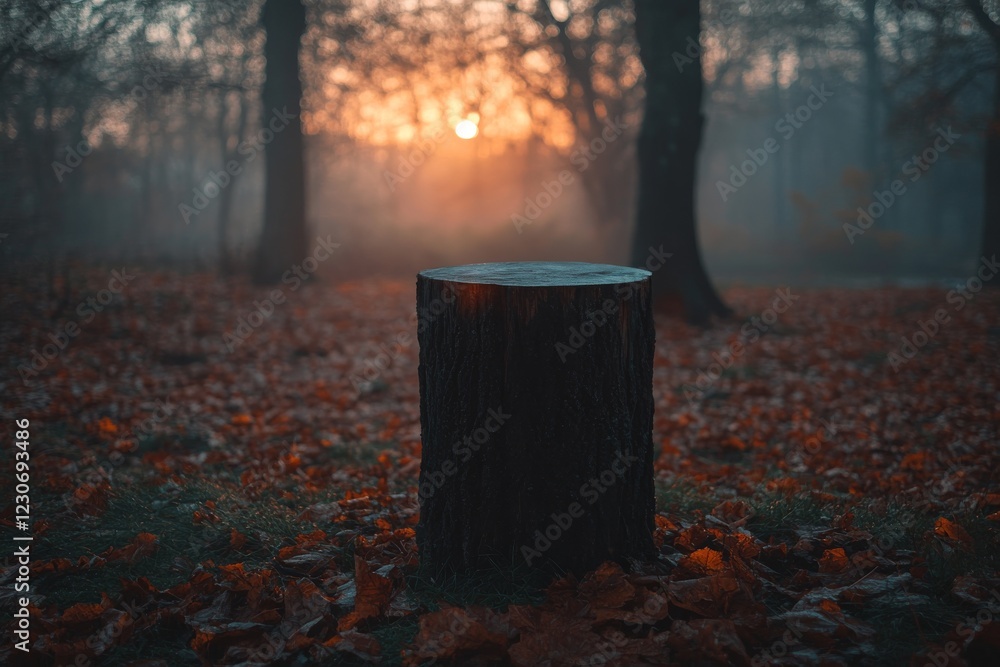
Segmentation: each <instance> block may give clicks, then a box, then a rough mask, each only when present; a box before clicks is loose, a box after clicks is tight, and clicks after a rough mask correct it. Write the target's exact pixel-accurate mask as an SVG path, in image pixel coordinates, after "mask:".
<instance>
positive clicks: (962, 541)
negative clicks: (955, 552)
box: [934, 517, 972, 548]
mask: <svg viewBox="0 0 1000 667" xmlns="http://www.w3.org/2000/svg"><path fill="white" fill-rule="evenodd" d="M934 534H935V535H937V536H938V537H943V538H945V539H946V540H950V541H951V542H954V543H956V544H959V545H961V546H963V547H967V548H968V547H971V546H972V536H971V535H969V533H967V532H966V530H965V528H962V527H961V526H960V525H958V524H957V523H955V522H954V521H951V520H950V519H946V518H945V517H940V518H939V519H938V520H937V521H935V522H934Z"/></svg>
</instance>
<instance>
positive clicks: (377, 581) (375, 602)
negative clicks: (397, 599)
mask: <svg viewBox="0 0 1000 667" xmlns="http://www.w3.org/2000/svg"><path fill="white" fill-rule="evenodd" d="M354 585H355V587H356V591H357V592H356V594H355V598H354V612H355V613H356V614H357V616H358V619H357V620H364V619H366V618H373V617H377V616H381V615H382V614H384V613H385V611H386V610H387V609H388V608H389V602H390V601H391V599H392V581H391V580H389V579H386V578H385V577H383V576H382V575H380V574H377V573H375V572H373V571H372V569H371V567H369V565H368V563H367V562H366V561H365V560H364V559H363V558H361V557H360V556H355V557H354Z"/></svg>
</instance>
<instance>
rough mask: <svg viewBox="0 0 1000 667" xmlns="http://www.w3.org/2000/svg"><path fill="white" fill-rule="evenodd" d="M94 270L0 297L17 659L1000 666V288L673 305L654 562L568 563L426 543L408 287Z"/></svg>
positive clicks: (795, 294)
mask: <svg viewBox="0 0 1000 667" xmlns="http://www.w3.org/2000/svg"><path fill="white" fill-rule="evenodd" d="M118 270H119V271H121V269H118ZM128 271H132V270H131V269H129V270H128ZM128 271H127V272H128ZM77 275H78V278H77V282H76V283H75V284H74V285H73V286H72V292H71V294H72V296H71V298H69V299H68V300H64V301H63V303H62V304H59V303H57V301H56V300H46V299H40V298H39V297H38V295H39V294H42V293H45V292H46V289H45V287H46V286H45V285H44V283H42V282H41V280H42V279H41V278H40V277H39V278H37V279H34V278H29V279H25V281H24V284H22V285H20V286H14V287H10V288H8V289H7V291H6V292H5V294H3V295H2V299H3V311H4V312H5V313H9V314H10V315H5V316H4V318H3V319H4V321H3V322H2V324H0V359H2V360H3V361H2V363H3V364H4V365H5V374H4V379H3V385H2V391H0V394H2V405H0V409H2V413H3V422H4V433H5V434H10V437H4V439H3V442H4V447H5V448H8V449H6V451H5V452H4V456H5V458H6V459H7V460H8V461H9V463H6V464H4V467H5V468H7V469H8V470H12V469H13V467H14V460H15V452H16V451H18V450H17V449H16V448H15V446H14V444H13V440H14V430H15V427H14V423H15V422H14V420H15V419H20V418H27V419H29V420H30V426H29V428H28V429H27V430H28V431H29V442H30V445H28V446H27V447H26V449H27V451H28V452H29V453H30V461H29V462H30V501H31V507H30V515H31V528H30V531H28V532H25V531H18V530H17V529H16V526H15V520H16V517H15V515H16V513H17V512H16V511H15V505H14V501H15V498H14V490H13V489H14V485H13V484H10V485H8V484H6V483H5V484H4V485H3V488H4V489H5V492H6V494H5V496H6V497H4V498H3V499H2V500H0V506H2V507H3V511H2V515H0V520H2V523H3V525H4V526H5V528H9V530H5V534H7V533H15V534H21V535H25V534H29V532H30V534H31V535H33V537H34V541H33V542H31V547H30V554H31V555H30V577H29V579H30V587H31V588H30V594H31V606H30V628H31V630H30V631H31V638H30V653H28V654H24V653H22V652H20V651H17V650H15V649H13V648H12V647H11V641H9V640H8V639H9V638H11V637H14V626H13V624H12V622H11V616H10V615H8V614H7V613H6V612H5V613H4V619H5V620H4V621H2V622H0V627H2V628H3V630H2V631H3V643H2V645H0V646H2V648H0V662H2V663H12V664H73V665H89V664H109V665H130V664H131V665H137V666H139V665H141V666H143V667H153V666H157V665H189V664H190V665H198V664H203V665H208V664H242V665H264V664H278V665H285V664H289V665H291V664H306V663H309V664H331V665H336V664H366V663H369V662H381V664H386V665H393V664H404V665H423V664H432V663H435V662H436V663H438V664H452V663H453V664H512V665H536V664H539V665H640V664H671V665H688V664H701V665H710V664H720V665H723V664H735V665H753V666H754V667H756V666H758V665H765V664H769V665H792V664H815V665H842V664H852V665H876V664H893V665H905V664H913V665H924V664H932V665H938V666H943V665H948V664H955V665H959V664H991V665H992V664H1000V663H997V662H994V660H995V659H996V656H997V655H1000V622H996V623H994V622H992V621H993V620H994V617H995V616H997V615H998V614H1000V576H998V575H1000V479H998V477H997V455H996V453H997V446H998V424H1000V315H998V313H1000V290H997V289H992V290H984V291H981V292H978V293H971V292H966V293H965V294H962V293H960V292H954V293H952V294H949V293H948V291H947V290H942V289H929V288H928V289H899V288H884V289H868V290H839V289H824V290H820V289H812V290H803V291H801V292H800V291H798V290H796V289H794V288H793V289H792V290H791V292H790V293H788V292H785V293H784V294H785V298H786V301H787V302H788V303H790V304H791V305H790V306H789V307H788V308H787V310H786V311H785V312H783V313H781V314H776V316H775V317H774V318H772V317H771V314H769V313H768V310H769V309H770V308H771V306H772V304H773V303H774V302H775V299H776V298H778V297H777V296H776V291H775V288H773V287H772V288H758V287H754V288H730V289H727V290H726V291H725V298H726V299H727V301H728V302H729V303H730V304H731V305H732V306H733V307H734V308H735V309H736V311H737V313H739V316H738V317H737V318H735V319H734V320H733V321H732V322H727V323H722V324H719V325H717V326H715V327H713V328H711V329H707V330H702V329H696V328H692V327H688V326H686V325H684V324H682V323H680V322H677V321H673V320H667V319H664V320H662V321H661V320H658V323H657V344H656V350H657V351H656V368H655V381H654V393H655V400H656V415H655V425H654V434H653V435H654V438H653V440H654V445H655V446H656V448H657V461H656V485H657V490H658V508H659V514H658V516H657V520H656V533H655V541H656V545H657V547H658V548H659V553H660V563H659V564H657V566H655V567H654V566H649V565H647V566H643V567H637V568H635V569H633V570H631V571H623V570H622V569H621V568H620V567H618V566H616V565H611V564H608V565H605V566H603V567H601V568H599V569H598V570H597V571H595V572H593V573H591V574H589V575H587V576H585V577H582V578H581V579H580V580H577V579H574V578H564V579H560V580H558V581H556V582H554V583H551V584H550V585H547V584H546V583H545V582H542V583H541V584H540V583H539V582H538V581H536V580H535V578H534V577H532V576H529V575H526V574H525V573H523V572H501V571H498V572H496V573H487V574H484V575H483V576H482V577H480V578H477V579H475V580H474V581H468V580H464V581H459V580H455V581H448V582H434V581H432V580H431V579H430V578H429V577H427V576H426V575H425V574H424V573H422V572H421V571H420V569H419V567H418V559H417V551H416V544H415V539H414V526H415V524H416V521H417V516H418V505H417V496H416V484H417V475H418V470H419V459H420V429H419V402H418V388H417V381H416V368H417V362H416V358H417V348H416V342H415V339H414V335H413V334H414V332H415V324H414V320H413V317H412V315H411V313H412V312H413V309H414V308H413V304H414V298H415V296H414V286H413V284H412V283H411V282H403V281H400V282H391V281H381V282H377V281H372V282H363V283H361V282H359V283H347V284H340V285H324V284H307V285H304V286H302V287H301V288H296V289H292V286H291V285H289V284H284V285H281V286H280V289H281V295H280V296H281V297H283V298H282V299H280V300H279V299H277V298H276V297H277V296H278V295H277V294H272V293H271V291H270V290H261V289H256V288H252V287H250V286H248V285H246V284H245V283H243V282H241V281H235V280H233V281H224V280H220V279H218V278H216V277H213V276H211V275H207V274H205V275H190V274H188V275H181V274H178V273H173V272H167V271H134V272H133V275H132V276H123V278H125V283H126V284H125V285H124V287H122V285H121V281H120V280H119V281H118V282H113V278H114V276H113V275H112V273H111V271H110V267H108V269H102V268H93V267H92V268H89V269H86V270H83V269H79V270H78V271H77ZM36 282H37V284H36ZM109 284H110V286H111V287H112V288H113V289H112V292H115V291H116V290H115V288H118V289H117V292H116V293H114V294H111V295H110V296H111V298H110V304H108V305H103V304H101V299H102V298H103V299H104V300H105V301H107V300H108V297H107V296H105V297H102V296H101V290H104V289H107V288H108V287H109ZM59 291H60V290H59V289H57V290H56V292H57V293H59ZM87 298H94V299H96V301H94V302H91V303H89V304H88V302H87V301H86V299H87ZM269 298H271V299H273V300H274V301H280V302H277V303H272V304H271V306H268V304H267V303H265V301H266V300H267V299H269ZM255 302H256V304H255ZM78 304H81V305H79V306H78ZM98 306H99V307H100V312H98V310H97V307H98ZM258 307H260V308H262V310H263V311H268V310H270V311H271V312H270V313H269V314H268V313H266V312H265V314H264V315H262V316H260V317H257V316H249V314H250V313H251V312H252V311H253V310H255V309H256V308H258ZM939 311H940V312H939ZM936 315H937V322H936V323H935V316H936ZM248 316H249V319H247V318H248ZM754 317H756V318H758V319H757V320H754V319H751V318H754ZM241 318H243V321H246V324H245V325H241ZM759 318H763V319H759ZM768 320H770V321H771V322H772V323H771V324H765V322H767V321H768ZM70 322H72V323H74V324H75V325H76V327H78V329H79V330H78V331H77V333H76V334H75V335H74V334H72V333H71V332H72V331H75V330H76V327H69V329H67V325H68V324H69V323H70ZM755 322H756V323H755ZM921 322H922V323H923V325H924V330H925V331H927V332H931V334H932V335H931V334H929V333H924V334H922V335H921V334H919V333H918V332H921V331H922V329H921ZM758 323H759V324H758ZM935 324H936V326H935ZM764 328H766V331H764ZM227 334H229V335H227ZM401 334H409V336H406V335H403V336H401ZM50 335H51V338H50ZM904 338H905V339H906V340H908V341H910V343H904V341H903V339H904ZM52 340H54V341H56V342H54V343H53V345H54V346H59V347H61V348H62V349H58V350H57V349H56V347H49V348H47V350H46V349H44V346H45V345H46V344H48V343H50V341H52ZM734 342H741V343H743V347H742V348H735V349H737V350H739V351H738V352H737V353H736V354H732V353H731V352H727V350H731V349H733V348H732V346H731V344H732V343H734ZM60 343H62V344H61V345H60ZM908 345H913V348H912V349H911V348H910V347H908ZM34 351H38V353H39V355H41V356H38V357H35V367H34V368H32V367H31V366H30V364H31V363H32V357H33V353H34ZM53 352H54V354H52V353H53ZM911 352H912V353H913V354H912V355H910V353H911ZM727 354H731V355H732V363H729V359H728V358H727ZM893 354H898V355H899V356H898V357H894V356H891V355H893ZM46 355H48V356H52V357H53V358H51V359H50V358H47V356H46ZM380 355H383V356H382V357H381V358H380ZM908 356H912V358H908ZM716 359H722V361H723V362H725V364H724V365H726V366H729V367H728V368H725V369H723V368H722V367H721V365H720V366H719V367H713V364H714V363H717V362H716ZM719 371H721V373H720V372H719ZM22 458H24V457H22ZM4 474H5V475H6V474H7V473H4ZM8 544H11V545H15V546H16V543H14V542H10V541H9V542H8ZM6 551H7V552H8V554H5V557H6V561H5V566H4V568H3V570H2V573H0V586H2V589H0V597H2V603H3V606H4V608H5V609H7V608H11V607H13V606H14V605H16V604H17V600H18V598H19V597H21V594H18V593H17V592H15V588H14V583H15V580H16V578H17V577H18V576H19V575H18V565H17V562H16V560H15V559H14V557H13V556H12V554H13V553H14V547H13V546H11V547H8V548H7V549H6ZM952 655H954V656H960V657H951V656H952ZM963 661H964V662H963Z"/></svg>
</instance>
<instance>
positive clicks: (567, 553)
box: [417, 262, 655, 572]
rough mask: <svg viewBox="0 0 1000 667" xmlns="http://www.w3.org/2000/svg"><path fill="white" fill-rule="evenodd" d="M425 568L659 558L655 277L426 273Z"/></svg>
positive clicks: (508, 268) (586, 270) (422, 331)
mask: <svg viewBox="0 0 1000 667" xmlns="http://www.w3.org/2000/svg"><path fill="white" fill-rule="evenodd" d="M417 314H418V329H417V332H418V339H419V343H420V368H419V375H420V425H421V432H422V442H423V456H422V461H421V468H420V503H421V510H420V523H419V526H418V530H417V543H418V545H419V548H420V558H421V561H422V563H423V564H425V565H427V566H429V567H430V568H431V569H432V570H434V571H445V572H462V571H470V570H474V569H479V568H483V567H490V566H495V565H499V566H502V567H503V566H511V565H513V566H518V565H523V564H525V563H527V564H528V565H530V566H532V567H545V568H548V569H552V570H556V571H572V572H583V571H586V570H589V569H591V568H593V567H595V566H597V565H599V564H600V563H601V562H603V561H606V560H614V561H618V562H625V561H626V560H627V559H629V558H638V559H644V558H649V557H651V556H652V555H653V554H654V548H653V541H652V530H653V521H654V520H653V516H654V511H655V507H654V505H655V500H654V493H653V447H652V426H653V396H652V382H653V346H654V338H655V332H654V329H653V319H652V310H651V303H650V273H649V272H648V271H643V270H639V269H630V268H624V267H617V266H609V265H603V264H584V263H576V262H566V263H546V262H524V263H506V264H478V265H470V266H462V267H453V268H444V269H433V270H429V271H423V272H421V273H420V275H419V276H418V278H417Z"/></svg>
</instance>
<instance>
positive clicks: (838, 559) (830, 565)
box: [819, 547, 851, 573]
mask: <svg viewBox="0 0 1000 667" xmlns="http://www.w3.org/2000/svg"><path fill="white" fill-rule="evenodd" d="M850 564H851V561H850V559H848V558H847V552H846V551H844V550H843V549H841V548H840V547H838V548H836V549H827V550H826V551H824V552H823V556H822V557H821V558H820V559H819V571H820V572H827V573H837V572H843V571H844V570H846V569H847V568H848V567H849V566H850Z"/></svg>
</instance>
